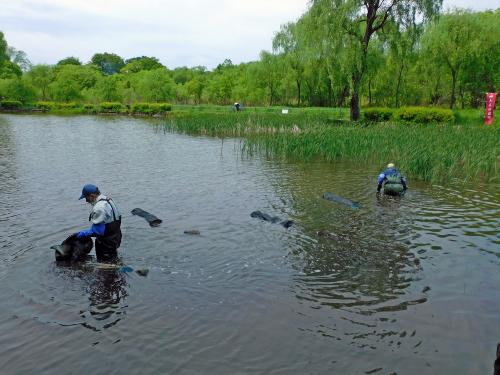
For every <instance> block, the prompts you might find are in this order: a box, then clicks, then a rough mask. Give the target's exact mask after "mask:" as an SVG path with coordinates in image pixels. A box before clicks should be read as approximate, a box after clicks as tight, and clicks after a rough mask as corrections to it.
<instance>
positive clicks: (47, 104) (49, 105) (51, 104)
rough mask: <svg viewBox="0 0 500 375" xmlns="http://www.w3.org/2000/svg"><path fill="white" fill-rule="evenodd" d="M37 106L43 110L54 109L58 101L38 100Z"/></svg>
mask: <svg viewBox="0 0 500 375" xmlns="http://www.w3.org/2000/svg"><path fill="white" fill-rule="evenodd" d="M35 108H36V109H39V110H42V111H44V112H48V111H52V110H54V109H55V108H56V103H54V102H36V103H35Z"/></svg>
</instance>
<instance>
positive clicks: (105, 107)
mask: <svg viewBox="0 0 500 375" xmlns="http://www.w3.org/2000/svg"><path fill="white" fill-rule="evenodd" d="M122 109H123V105H122V104H121V103H118V102H103V103H100V104H99V110H100V111H101V112H113V113H119V112H121V111H122Z"/></svg>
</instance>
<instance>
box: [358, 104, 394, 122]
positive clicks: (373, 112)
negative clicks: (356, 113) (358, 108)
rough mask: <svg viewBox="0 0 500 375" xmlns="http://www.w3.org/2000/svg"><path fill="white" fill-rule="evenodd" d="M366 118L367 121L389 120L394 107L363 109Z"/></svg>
mask: <svg viewBox="0 0 500 375" xmlns="http://www.w3.org/2000/svg"><path fill="white" fill-rule="evenodd" d="M363 114H364V118H365V120H367V121H376V122H381V121H389V120H390V119H391V118H392V115H393V114H394V109H392V108H375V107H374V108H366V109H365V110H364V111H363Z"/></svg>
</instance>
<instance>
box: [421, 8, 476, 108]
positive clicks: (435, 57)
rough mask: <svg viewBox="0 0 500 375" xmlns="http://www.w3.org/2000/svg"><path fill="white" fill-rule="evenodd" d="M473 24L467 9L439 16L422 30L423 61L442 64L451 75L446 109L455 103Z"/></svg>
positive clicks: (471, 36)
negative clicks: (448, 105) (424, 31)
mask: <svg viewBox="0 0 500 375" xmlns="http://www.w3.org/2000/svg"><path fill="white" fill-rule="evenodd" d="M476 26H477V25H475V24H474V22H473V20H472V17H471V15H470V12H469V11H463V10H461V11H459V12H457V13H456V14H446V15H443V16H442V17H441V18H440V19H439V21H438V22H436V23H434V24H433V25H432V26H431V27H430V28H429V29H428V30H427V32H426V34H425V35H424V39H423V42H422V43H423V46H424V47H423V48H424V53H425V55H426V56H427V61H430V62H431V63H433V64H443V65H444V66H446V67H447V68H448V70H449V73H450V76H451V89H450V90H451V91H450V108H453V107H454V106H455V101H456V88H457V81H458V79H459V77H460V75H461V73H462V68H463V66H464V65H465V63H466V61H467V59H468V55H469V54H470V53H471V52H472V46H473V41H474V40H475V39H477V37H476V35H475V34H476V32H477V27H476Z"/></svg>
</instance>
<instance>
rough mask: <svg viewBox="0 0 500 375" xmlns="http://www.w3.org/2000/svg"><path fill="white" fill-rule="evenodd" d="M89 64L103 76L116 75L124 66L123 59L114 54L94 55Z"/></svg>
mask: <svg viewBox="0 0 500 375" xmlns="http://www.w3.org/2000/svg"><path fill="white" fill-rule="evenodd" d="M90 62H91V63H92V64H94V65H96V66H97V67H98V68H99V69H100V70H101V72H103V73H104V74H105V75H112V74H116V73H118V72H119V71H120V69H121V68H123V67H124V66H125V62H124V61H123V59H122V58H121V57H120V56H118V55H116V54H114V53H107V52H104V53H96V54H95V55H94V56H92V59H91V60H90Z"/></svg>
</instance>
